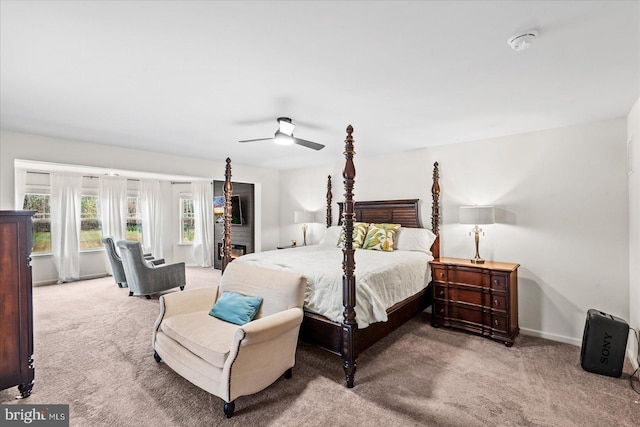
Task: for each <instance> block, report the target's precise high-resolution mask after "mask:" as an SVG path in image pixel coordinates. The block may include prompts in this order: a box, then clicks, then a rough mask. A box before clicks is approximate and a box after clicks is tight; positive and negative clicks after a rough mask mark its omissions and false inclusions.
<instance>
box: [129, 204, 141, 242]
mask: <svg viewBox="0 0 640 427" xmlns="http://www.w3.org/2000/svg"><path fill="white" fill-rule="evenodd" d="M127 240H133V241H138V242H142V219H141V218H140V197H127Z"/></svg>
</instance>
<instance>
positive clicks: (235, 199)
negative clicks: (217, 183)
mask: <svg viewBox="0 0 640 427" xmlns="http://www.w3.org/2000/svg"><path fill="white" fill-rule="evenodd" d="M213 216H214V221H215V222H219V223H222V222H224V196H215V197H214V198H213ZM231 224H239V225H242V224H244V216H243V215H242V202H241V200H240V196H237V195H232V196H231Z"/></svg>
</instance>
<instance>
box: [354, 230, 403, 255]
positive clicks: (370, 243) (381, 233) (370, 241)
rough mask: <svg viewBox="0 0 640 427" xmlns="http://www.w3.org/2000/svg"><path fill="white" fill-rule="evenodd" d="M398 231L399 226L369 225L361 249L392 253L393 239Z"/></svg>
mask: <svg viewBox="0 0 640 427" xmlns="http://www.w3.org/2000/svg"><path fill="white" fill-rule="evenodd" d="M399 229H400V224H369V230H368V231H367V236H366V237H365V238H364V243H363V244H362V249H373V250H376V251H385V252H391V251H393V239H394V237H395V235H396V232H397V231H398V230H399Z"/></svg>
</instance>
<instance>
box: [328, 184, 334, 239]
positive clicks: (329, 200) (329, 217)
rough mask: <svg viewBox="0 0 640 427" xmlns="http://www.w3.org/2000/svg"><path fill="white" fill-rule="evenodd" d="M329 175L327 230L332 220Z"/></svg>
mask: <svg viewBox="0 0 640 427" xmlns="http://www.w3.org/2000/svg"><path fill="white" fill-rule="evenodd" d="M331 198H332V194H331V175H329V176H328V177H327V228H329V227H331V223H332V222H333V218H332V217H331Z"/></svg>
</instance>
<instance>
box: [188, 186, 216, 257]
mask: <svg viewBox="0 0 640 427" xmlns="http://www.w3.org/2000/svg"><path fill="white" fill-rule="evenodd" d="M191 194H192V195H193V223H194V230H193V252H194V255H195V259H196V264H198V266H200V267H211V266H212V265H213V250H212V249H213V185H212V183H211V182H194V183H192V184H191Z"/></svg>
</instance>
